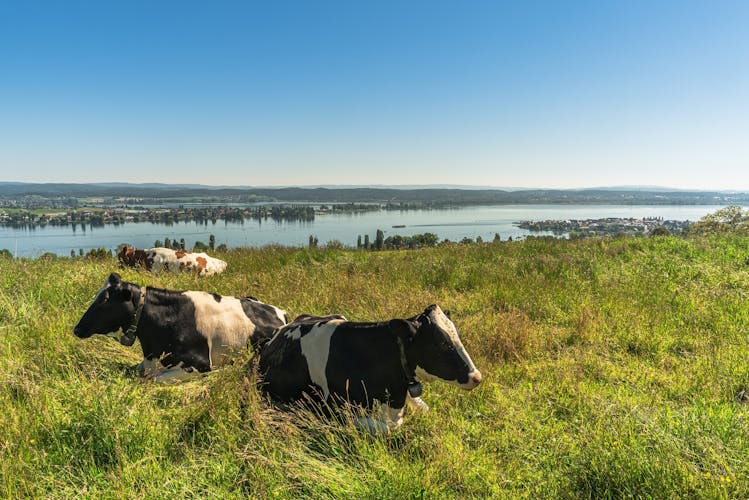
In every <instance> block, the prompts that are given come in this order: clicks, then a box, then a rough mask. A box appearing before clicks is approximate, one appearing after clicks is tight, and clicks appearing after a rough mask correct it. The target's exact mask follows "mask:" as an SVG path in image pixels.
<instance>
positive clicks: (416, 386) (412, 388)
mask: <svg viewBox="0 0 749 500" xmlns="http://www.w3.org/2000/svg"><path fill="white" fill-rule="evenodd" d="M395 340H396V341H397V342H398V350H399V351H400V358H401V367H402V368H403V374H404V375H405V376H406V381H407V382H408V394H409V395H410V396H411V397H412V398H418V397H419V396H421V393H422V388H421V384H420V383H418V382H417V381H416V373H415V370H414V369H412V368H411V367H410V366H409V364H408V358H406V346H405V345H403V340H402V339H401V338H400V336H398V335H396V336H395Z"/></svg>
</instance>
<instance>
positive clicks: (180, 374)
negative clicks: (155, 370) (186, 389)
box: [154, 361, 202, 384]
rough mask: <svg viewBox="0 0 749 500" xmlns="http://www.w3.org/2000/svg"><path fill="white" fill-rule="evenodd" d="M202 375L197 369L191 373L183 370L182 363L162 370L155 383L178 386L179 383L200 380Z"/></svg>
mask: <svg viewBox="0 0 749 500" xmlns="http://www.w3.org/2000/svg"><path fill="white" fill-rule="evenodd" d="M201 375H202V373H200V372H199V371H198V370H195V369H193V370H191V371H189V372H187V371H185V369H184V368H182V362H181V361H180V363H179V364H178V365H177V366H173V367H171V368H165V369H164V370H162V371H161V372H160V373H159V374H158V375H157V376H156V378H154V382H157V383H159V384H176V383H177V382H184V381H187V380H193V379H196V378H199V377H200V376H201Z"/></svg>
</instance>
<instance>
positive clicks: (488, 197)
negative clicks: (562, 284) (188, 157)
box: [0, 182, 749, 205]
mask: <svg viewBox="0 0 749 500" xmlns="http://www.w3.org/2000/svg"><path fill="white" fill-rule="evenodd" d="M27 196H39V197H45V198H58V199H59V198H61V197H69V198H85V197H103V198H112V197H129V198H147V199H160V200H164V199H187V198H198V199H200V198H203V199H210V200H213V201H232V200H233V201H237V200H242V201H247V200H255V201H279V202H312V203H349V202H396V203H406V202H421V203H424V202H430V203H455V204H542V203H544V204H545V203H551V204H573V203H575V204H578V203H592V204H616V205H622V204H625V205H637V204H648V205H650V204H664V205H727V204H749V193H743V192H740V193H734V192H726V191H684V190H672V189H668V188H656V187H647V188H605V187H604V188H595V189H514V188H506V189H497V188H495V189H491V188H483V189H481V188H475V187H467V186H466V187H463V188H450V187H433V186H432V187H430V186H423V187H418V188H415V187H407V186H398V187H372V186H358V187H354V186H352V187H246V186H204V185H198V184H159V183H149V184H129V183H119V182H113V183H95V184H65V183H50V184H31V183H18V182H0V197H5V198H13V197H27Z"/></svg>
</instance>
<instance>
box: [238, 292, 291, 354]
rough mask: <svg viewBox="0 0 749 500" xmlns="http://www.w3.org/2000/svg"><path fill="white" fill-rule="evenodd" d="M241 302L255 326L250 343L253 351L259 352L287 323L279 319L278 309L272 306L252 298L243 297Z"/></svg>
mask: <svg viewBox="0 0 749 500" xmlns="http://www.w3.org/2000/svg"><path fill="white" fill-rule="evenodd" d="M239 300H240V302H241V303H242V309H243V310H244V313H245V315H246V316H247V317H248V318H250V320H251V321H252V322H253V323H254V324H255V331H254V332H253V334H252V337H251V338H250V343H251V344H252V348H253V349H258V350H259V349H260V348H261V347H262V346H263V345H265V343H266V342H268V341H269V340H270V339H271V337H273V333H274V332H275V331H276V328H279V327H281V326H283V325H284V323H285V321H282V320H281V318H279V317H278V314H277V312H276V311H277V309H276V308H275V307H273V306H271V305H268V304H263V303H262V302H259V301H258V300H257V299H253V298H250V297H242V298H240V299H239Z"/></svg>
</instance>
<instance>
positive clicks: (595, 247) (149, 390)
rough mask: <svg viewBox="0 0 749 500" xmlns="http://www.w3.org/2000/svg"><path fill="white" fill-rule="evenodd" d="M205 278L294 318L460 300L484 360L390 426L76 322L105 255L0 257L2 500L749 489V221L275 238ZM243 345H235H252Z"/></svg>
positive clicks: (453, 305) (455, 309) (381, 315)
mask: <svg viewBox="0 0 749 500" xmlns="http://www.w3.org/2000/svg"><path fill="white" fill-rule="evenodd" d="M224 258H226V260H228V261H229V270H228V271H227V273H226V274H224V275H222V276H218V277H210V278H206V279H198V278H196V277H194V276H189V275H184V274H183V275H161V276H152V275H150V274H148V273H145V272H138V271H134V270H125V271H123V272H122V275H123V278H125V279H127V280H130V281H134V282H137V283H142V284H148V285H154V286H160V287H167V288H178V289H204V290H209V291H216V292H219V293H223V294H235V295H245V294H249V295H254V296H257V297H259V298H260V299H261V300H263V301H265V302H269V303H272V304H275V305H278V306H281V307H284V308H286V309H287V310H288V311H289V313H290V314H291V315H296V314H299V313H302V312H309V313H331V312H336V313H342V314H345V315H346V316H347V317H348V318H349V319H354V320H375V319H387V318H391V317H405V316H411V315H414V314H416V313H418V312H420V311H421V310H422V309H423V308H424V307H425V306H427V305H429V304H431V303H435V302H436V303H438V304H440V305H441V306H442V307H443V308H447V309H450V310H451V311H452V317H453V320H454V321H455V323H456V325H457V326H458V329H459V330H460V331H461V333H462V336H463V341H464V344H465V345H466V348H467V349H468V350H469V352H470V353H471V355H472V356H473V359H474V361H475V362H476V365H477V366H478V367H479V368H480V369H481V371H482V373H483V374H484V383H483V384H482V385H481V386H480V387H479V388H477V389H476V390H474V391H472V392H464V391H461V390H460V389H457V388H453V387H450V386H446V385H444V384H437V383H435V384H431V385H427V386H425V391H424V400H425V401H426V402H427V403H428V404H429V405H430V406H431V411H430V412H429V413H427V414H419V415H413V414H409V415H407V418H406V422H405V424H404V426H403V427H402V428H401V429H399V430H397V431H396V432H395V433H394V434H392V435H391V436H389V437H387V438H379V439H375V438H371V437H368V436H366V435H361V434H359V433H357V432H356V431H355V430H354V429H352V428H351V427H347V426H344V425H339V424H332V423H329V422H325V421H322V420H320V419H317V418H315V417H314V416H312V415H309V414H298V415H292V414H289V413H284V412H281V411H279V410H278V409H275V408H274V407H273V406H272V405H270V404H269V403H268V402H267V401H266V400H265V399H264V398H263V397H262V396H261V395H260V394H259V393H258V391H257V390H256V389H255V386H254V382H255V378H254V374H253V373H251V372H250V373H247V372H246V370H245V368H244V367H243V366H242V364H241V363H240V364H237V365H235V366H234V367H231V368H229V369H226V370H224V371H222V372H217V373H214V374H211V375H210V376H208V377H206V378H204V379H202V380H200V381H195V382H190V383H187V384H183V385H180V386H176V387H162V386H155V385H154V384H150V383H142V382H140V381H139V380H137V379H136V378H135V375H134V373H133V370H132V366H133V365H134V364H136V363H137V362H138V361H139V360H140V347H139V345H138V344H137V343H136V345H135V346H134V347H133V348H130V349H128V348H125V347H122V346H120V345H119V344H118V343H116V342H115V341H113V340H112V339H109V338H104V337H101V336H97V338H92V339H88V340H79V339H76V338H75V337H74V336H73V334H72V327H73V325H74V324H75V323H76V321H77V320H78V318H79V317H80V315H81V314H82V313H83V311H84V310H85V309H86V307H87V306H88V303H89V301H90V299H91V298H92V296H93V294H94V293H95V291H96V290H97V289H98V288H99V287H100V286H101V284H102V283H103V281H104V280H105V278H106V277H107V275H108V274H109V272H110V271H112V270H115V269H116V265H115V262H114V261H110V260H106V261H90V260H84V259H66V258H65V259H63V258H61V259H56V260H2V259H0V408H2V412H1V413H0V497H13V498H17V497H20V496H53V497H70V496H82V497H106V498H112V497H144V496H145V497H163V496H175V497H178V496H187V497H195V496H199V497H227V498H231V497H243V496H252V497H260V498H263V497H269V498H298V497H313V498H351V497H358V498H450V497H460V498H466V497H490V496H494V497H498V498H506V497H523V496H526V497H537V496H539V495H541V496H554V497H574V498H580V497H596V498H598V497H620V496H625V495H631V496H638V497H639V496H642V497H674V496H704V497H726V498H728V497H733V498H735V497H743V498H746V497H749V459H748V458H747V457H749V238H738V237H728V236H726V237H722V238H719V239H677V238H651V239H644V238H637V239H635V238H628V239H618V240H580V241H564V240H556V241H549V240H530V241H526V242H516V243H500V244H490V245H482V246H479V245H471V246H449V247H441V248H437V249H430V250H423V251H402V252H378V253H365V252H357V251H348V250H324V249H321V250H307V249H279V248H265V249H261V250H237V251H233V252H230V253H228V254H225V255H224ZM248 358H249V355H248Z"/></svg>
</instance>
